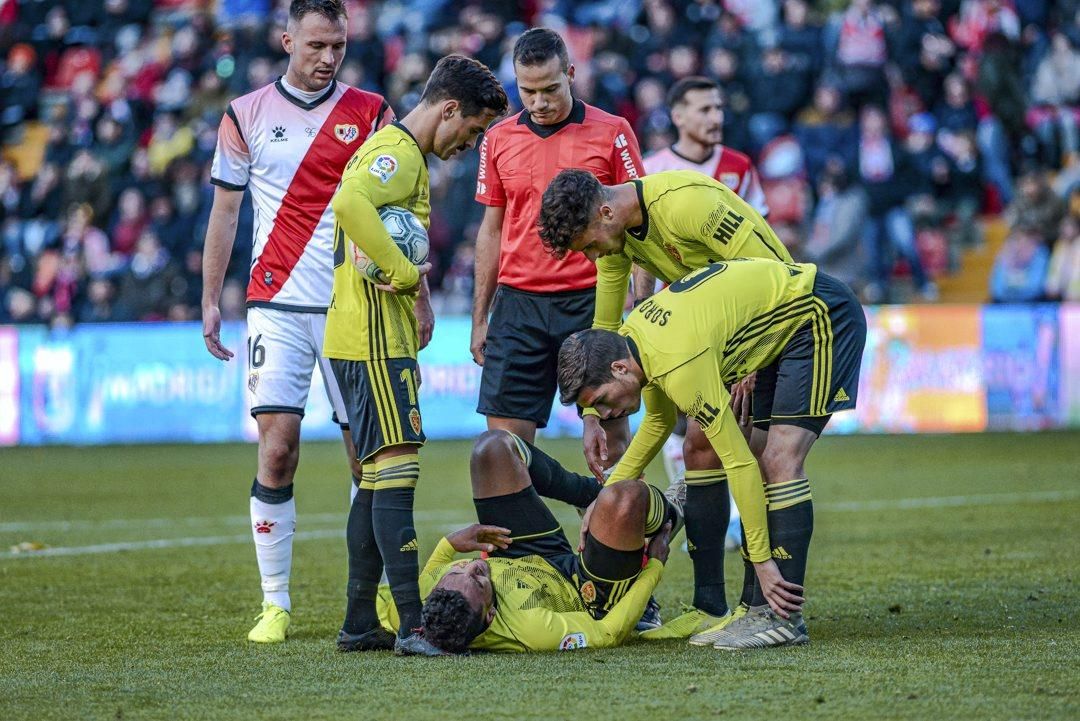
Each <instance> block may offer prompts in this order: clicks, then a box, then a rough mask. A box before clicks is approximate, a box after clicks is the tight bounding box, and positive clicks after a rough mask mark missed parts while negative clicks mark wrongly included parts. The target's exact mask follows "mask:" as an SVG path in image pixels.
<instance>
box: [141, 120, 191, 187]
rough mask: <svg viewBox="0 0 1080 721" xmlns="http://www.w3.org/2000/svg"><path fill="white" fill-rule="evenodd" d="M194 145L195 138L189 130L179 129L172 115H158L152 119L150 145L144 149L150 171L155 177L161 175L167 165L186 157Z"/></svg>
mask: <svg viewBox="0 0 1080 721" xmlns="http://www.w3.org/2000/svg"><path fill="white" fill-rule="evenodd" d="M194 145H195V136H194V134H193V133H192V132H191V128H189V127H187V126H184V127H180V126H179V125H178V124H177V118H176V115H174V114H173V113H158V114H157V115H156V116H155V117H154V130H153V132H152V133H151V135H150V144H149V145H148V146H147V147H146V152H147V156H148V159H149V160H150V170H151V171H152V172H153V173H154V174H155V175H161V174H162V173H164V172H165V169H166V168H167V167H169V163H171V162H172V161H174V160H176V159H177V158H179V157H181V156H183V155H186V154H187V153H188V152H190V151H191V149H192V147H193V146H194Z"/></svg>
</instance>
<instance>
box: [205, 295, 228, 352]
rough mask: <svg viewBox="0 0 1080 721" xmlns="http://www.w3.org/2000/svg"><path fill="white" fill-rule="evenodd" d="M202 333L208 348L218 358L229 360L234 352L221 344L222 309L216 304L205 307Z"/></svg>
mask: <svg viewBox="0 0 1080 721" xmlns="http://www.w3.org/2000/svg"><path fill="white" fill-rule="evenodd" d="M202 316H203V321H202V334H203V342H204V343H206V350H208V351H210V355H212V356H214V357H215V358H217V359H218V360H223V361H227V360H229V359H230V358H232V357H233V352H232V351H231V350H229V349H228V348H226V347H225V346H224V345H222V344H221V311H220V310H219V309H218V307H217V306H216V305H214V306H209V307H204V308H203V313H202Z"/></svg>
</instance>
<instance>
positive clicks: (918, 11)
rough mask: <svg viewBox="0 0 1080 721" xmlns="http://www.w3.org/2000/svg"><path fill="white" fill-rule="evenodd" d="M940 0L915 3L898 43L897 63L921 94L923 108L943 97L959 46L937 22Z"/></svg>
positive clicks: (912, 86) (902, 27)
mask: <svg viewBox="0 0 1080 721" xmlns="http://www.w3.org/2000/svg"><path fill="white" fill-rule="evenodd" d="M940 12H941V3H940V2H939V1H938V0H913V2H912V3H911V12H910V14H908V15H907V17H905V18H904V21H903V24H902V26H901V28H900V33H899V37H898V39H897V41H896V61H897V65H898V66H899V67H900V70H901V72H902V73H903V78H904V81H905V82H906V83H907V84H908V85H909V86H910V87H911V88H912V89H913V90H914V91H915V92H916V93H917V94H918V96H919V98H920V100H922V104H923V107H925V108H932V107H934V106H935V105H937V103H938V101H939V100H940V98H941V89H942V81H943V80H944V79H945V76H946V74H948V72H949V71H950V70H951V68H952V63H953V57H954V55H955V52H956V47H955V46H954V45H953V43H952V41H951V40H950V39H949V37H948V35H947V34H946V32H945V26H944V25H943V24H942V22H941V20H940V19H938V13H940Z"/></svg>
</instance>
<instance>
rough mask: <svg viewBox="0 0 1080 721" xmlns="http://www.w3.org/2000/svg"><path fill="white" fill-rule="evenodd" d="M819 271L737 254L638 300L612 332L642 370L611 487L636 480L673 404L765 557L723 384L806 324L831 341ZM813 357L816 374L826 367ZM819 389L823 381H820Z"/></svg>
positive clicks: (763, 360) (756, 557) (766, 359)
mask: <svg viewBox="0 0 1080 721" xmlns="http://www.w3.org/2000/svg"><path fill="white" fill-rule="evenodd" d="M816 278H817V267H816V266H814V265H812V264H809V263H781V262H778V261H773V260H764V259H760V258H738V259H735V260H730V261H726V262H719V263H713V264H711V265H706V266H704V267H703V268H700V269H699V270H696V271H694V272H693V273H691V274H690V275H687V276H686V277H684V278H680V279H678V280H676V281H675V282H674V283H672V284H671V285H670V286H668V287H667V288H666V289H664V290H662V291H660V292H659V293H657V294H656V295H654V296H652V297H651V298H649V299H648V300H646V301H645V302H644V303H642V304H640V305H639V306H638V307H637V308H635V309H634V311H633V312H631V313H630V315H629V316H628V317H627V319H626V322H625V323H623V325H622V327H621V328H620V329H619V333H620V334H621V335H623V336H626V337H628V338H630V339H631V340H632V341H633V347H632V349H631V352H633V353H635V354H636V359H637V360H638V362H639V363H640V365H641V368H642V370H644V372H645V377H646V385H645V387H644V388H643V390H642V400H643V401H644V403H645V407H646V413H645V417H644V419H643V420H642V423H641V426H640V427H639V428H638V431H637V433H635V434H634V439H633V440H632V441H631V442H630V446H629V447H628V448H627V449H626V453H625V454H623V457H622V458H621V459H620V460H619V462H618V464H616V466H615V470H614V471H613V472H612V474H611V479H610V480H609V483H612V482H618V481H622V480H626V479H628V478H638V477H640V476H641V474H642V472H643V471H644V470H645V467H646V466H647V465H648V464H649V462H650V461H652V459H653V458H654V457H655V455H656V453H657V452H659V450H660V449H661V448H662V447H663V445H664V441H665V440H667V437H668V435H669V434H670V432H671V428H673V427H674V424H675V418H676V413H675V411H676V409H678V410H680V411H682V412H683V413H685V414H686V415H687V416H688V417H690V418H693V419H694V420H696V421H697V422H698V423H699V424H700V425H701V429H702V431H704V433H705V436H706V437H707V438H708V439H709V443H710V445H712V447H713V450H715V451H716V454H717V455H718V456H719V457H720V460H721V461H722V462H723V464H724V469H725V470H726V471H727V475H728V482H729V484H730V487H731V490H732V493H733V494H734V496H735V502H736V503H737V504H738V505H739V510H740V511H741V512H742V518H743V528H744V529H745V531H746V539H747V544H748V549H749V553H750V559H751V560H752V561H764V560H766V559H768V558H769V557H770V548H769V532H768V527H767V525H766V519H765V496H764V491H763V490H762V481H761V473H760V471H759V470H758V464H757V461H756V460H755V459H754V455H753V454H752V453H751V452H750V448H749V447H748V446H747V444H746V440H745V439H744V438H743V436H742V432H741V431H740V430H739V427H738V423H737V422H736V419H735V416H734V415H733V414H732V411H731V408H730V407H729V406H730V402H731V397H730V395H729V394H728V390H727V387H728V385H730V384H731V383H733V382H735V381H737V380H739V379H741V378H743V377H745V376H746V375H748V374H749V373H752V372H753V371H756V370H760V369H761V368H764V367H765V366H767V365H769V364H770V363H772V362H773V361H775V360H776V359H777V358H778V357H779V356H780V353H781V351H782V350H783V349H784V346H785V345H787V343H788V341H789V340H791V338H792V336H794V335H795V332H796V331H797V330H799V328H801V327H802V326H803V325H805V324H807V323H813V324H814V325H813V332H814V334H815V338H817V337H820V338H821V339H822V343H821V344H819V345H820V347H821V348H823V349H827V348H829V347H831V344H830V341H829V337H828V336H830V335H831V332H832V331H831V326H830V324H829V316H828V308H827V307H826V305H825V302H824V301H822V300H821V299H819V298H818V297H817V296H815V295H814V280H815V279H816ZM826 366H827V364H826V363H824V362H823V363H817V362H815V369H817V372H819V373H822V374H826V376H825V377H826V378H827V374H828V373H829V370H828V368H827V367H826ZM820 385H821V386H822V387H824V388H825V389H827V388H828V383H827V382H826V383H824V384H820Z"/></svg>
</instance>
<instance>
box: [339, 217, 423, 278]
mask: <svg viewBox="0 0 1080 721" xmlns="http://www.w3.org/2000/svg"><path fill="white" fill-rule="evenodd" d="M379 218H381V219H382V222H383V225H384V226H386V232H387V233H389V234H390V237H391V238H393V240H394V243H395V244H396V245H397V247H398V248H399V249H401V252H402V253H404V254H405V257H406V258H408V259H409V261H410V262H412V264H413V265H421V264H423V263H426V262H427V259H428V250H429V247H430V246H429V244H428V234H427V230H426V229H425V228H424V224H423V223H421V222H420V219H419V218H417V217H416V216H415V215H413V214H412V213H411V212H410V211H408V210H406V209H405V208H399V207H398V206H396V205H385V206H383V207H381V208H379ZM349 248H350V249H351V251H352V263H353V266H354V267H355V268H356V269H357V270H358V271H360V273H361V274H362V275H363V276H364V277H365V278H367V279H368V280H370V281H372V282H374V283H388V282H390V279H389V278H387V277H386V275H385V274H384V273H383V272H382V270H381V269H380V268H379V266H377V265H375V263H374V262H373V261H372V260H371V258H369V257H367V256H366V255H365V254H364V251H362V250H360V246H358V245H357V244H356V243H351V242H350V243H349Z"/></svg>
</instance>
